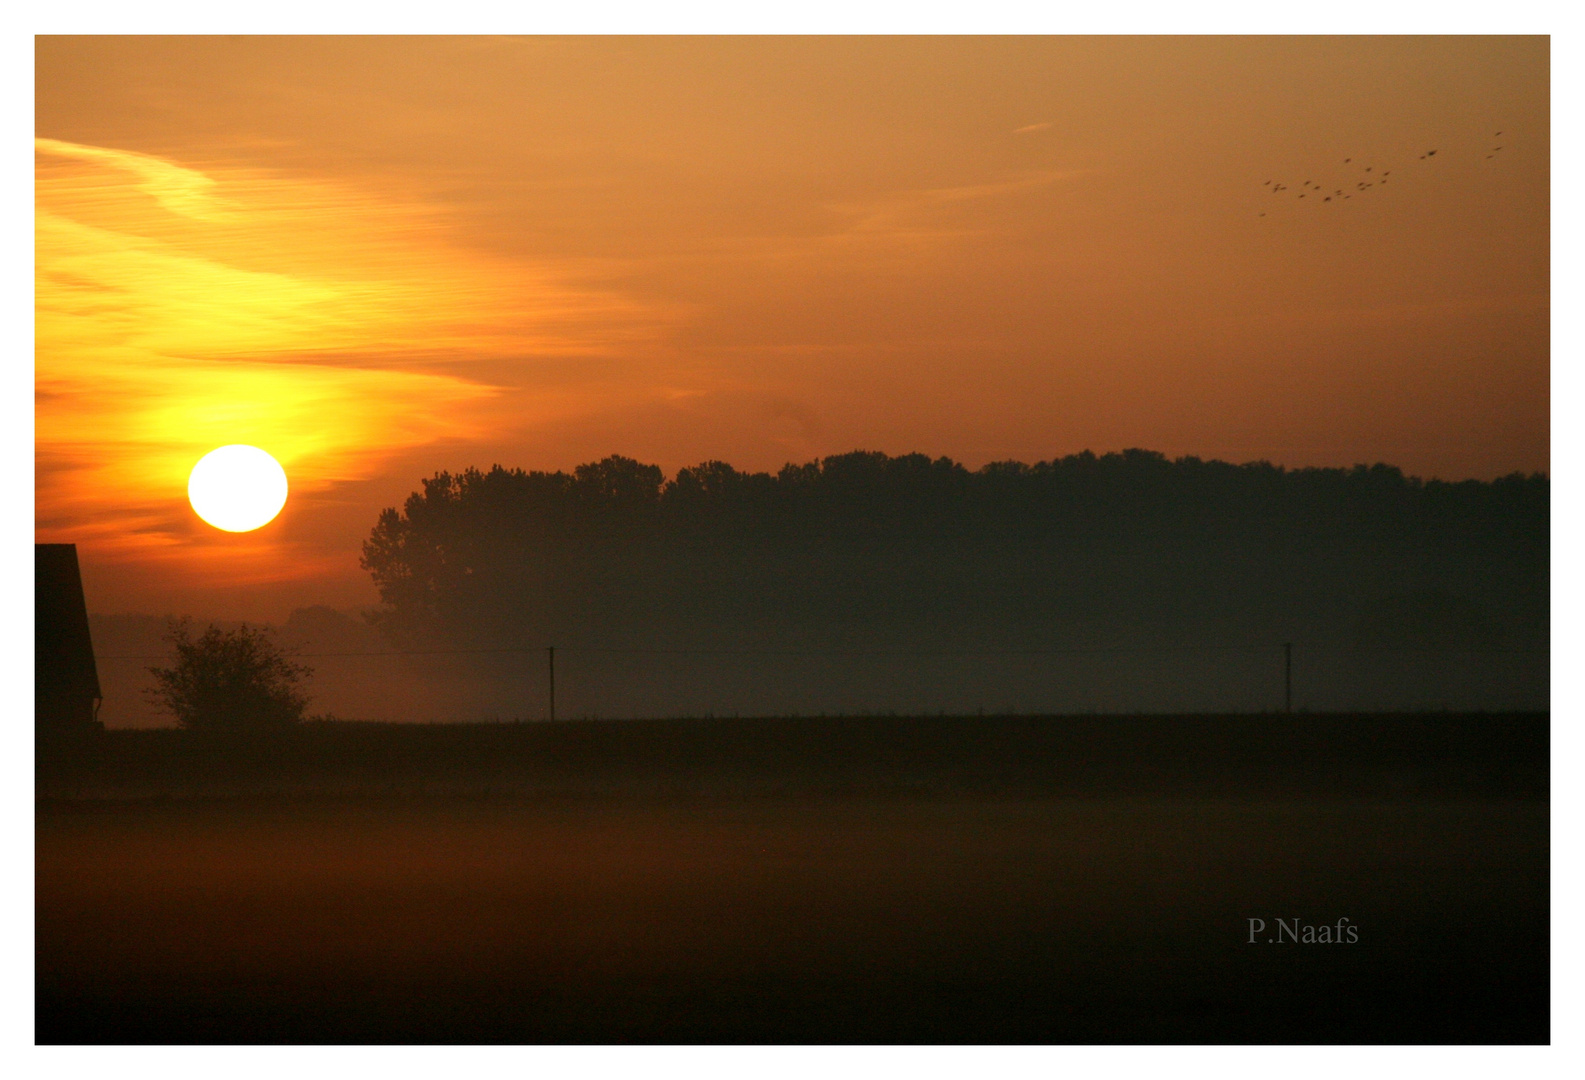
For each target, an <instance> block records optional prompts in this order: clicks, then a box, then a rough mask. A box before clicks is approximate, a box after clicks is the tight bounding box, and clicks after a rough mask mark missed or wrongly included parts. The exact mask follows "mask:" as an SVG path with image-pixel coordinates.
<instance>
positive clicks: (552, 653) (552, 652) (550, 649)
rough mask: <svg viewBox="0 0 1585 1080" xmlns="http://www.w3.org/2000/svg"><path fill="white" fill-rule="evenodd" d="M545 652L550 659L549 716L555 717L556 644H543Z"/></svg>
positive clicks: (553, 718)
mask: <svg viewBox="0 0 1585 1080" xmlns="http://www.w3.org/2000/svg"><path fill="white" fill-rule="evenodd" d="M545 654H546V656H547V657H548V658H549V660H550V718H551V720H553V721H554V720H555V719H556V646H554V645H547V646H545Z"/></svg>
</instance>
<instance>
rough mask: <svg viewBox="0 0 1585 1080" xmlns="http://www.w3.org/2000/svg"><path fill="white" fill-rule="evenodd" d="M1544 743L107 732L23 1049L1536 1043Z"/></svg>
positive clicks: (1363, 725)
mask: <svg viewBox="0 0 1585 1080" xmlns="http://www.w3.org/2000/svg"><path fill="white" fill-rule="evenodd" d="M1547 727H1548V718H1547V717H1546V716H1545V715H1537V714H1528V715H1484V716H1468V715H1456V714H1443V715H1416V716H1296V717H1282V716H1242V717H1227V716H1208V717H1154V718H1152V717H1090V718H1036V717H977V718H953V719H942V718H922V719H906V718H887V719H842V720H831V719H826V720H814V719H805V720H777V721H770V720H755V721H728V720H721V721H647V722H621V721H608V722H574V723H563V724H556V725H547V724H535V725H518V726H466V727H463V726H459V727H416V726H406V727H403V726H388V727H387V726H376V725H322V726H318V727H313V728H309V729H306V730H304V731H303V732H301V733H299V734H298V735H296V736H294V737H292V738H290V739H288V740H284V741H281V742H276V743H267V744H253V745H231V746H215V745H205V744H203V743H200V742H195V741H194V740H192V739H190V738H187V737H185V736H184V735H182V734H180V733H176V732H112V733H109V734H108V735H106V736H105V737H104V738H103V739H102V740H101V741H100V742H99V743H98V744H97V745H94V746H91V747H88V748H85V749H81V750H79V751H78V752H76V753H68V754H63V755H61V756H59V757H49V756H46V757H44V758H41V760H40V764H39V773H38V776H39V802H38V804H37V811H38V817H37V885H36V888H37V991H38V1005H37V1039H38V1041H39V1042H42V1043H59V1042H101V1043H102V1042H112V1043H114V1042H326V1041H332V1042H617V1041H624V1042H625V1041H636V1042H822V1043H824V1042H879V1043H888V1042H907V1043H938V1042H991V1043H1000V1042H1017V1043H1049V1042H1301V1043H1309V1042H1406V1043H1417V1042H1545V1041H1547V1039H1548V1037H1549V1021H1548V941H1549V937H1548V934H1549V929H1548V918H1549V910H1548V786H1547V785H1548V779H1547V776H1548V771H1547V770H1548V760H1547V759H1548V752H1547V747H1548V738H1547ZM1251 918H1256V919H1263V920H1264V921H1265V923H1266V928H1265V930H1264V932H1261V933H1258V934H1257V941H1256V943H1254V944H1251V943H1249V941H1248V938H1249V923H1248V920H1249V919H1251ZM1279 918H1281V919H1285V920H1287V923H1288V925H1290V926H1291V925H1296V924H1303V925H1307V926H1312V927H1316V928H1318V927H1320V926H1321V925H1323V924H1325V925H1327V926H1328V927H1329V928H1332V929H1334V931H1335V927H1336V926H1337V924H1338V923H1339V921H1340V920H1343V919H1346V920H1348V922H1347V923H1346V924H1344V925H1345V926H1353V927H1356V928H1357V933H1358V940H1357V941H1354V942H1351V943H1350V942H1344V943H1341V944H1320V943H1312V944H1305V943H1303V942H1292V941H1282V942H1280V943H1279V942H1269V943H1268V942H1267V941H1266V938H1268V937H1275V936H1277V934H1278V925H1279V924H1278V922H1277V920H1278V919H1279ZM1301 933H1302V931H1301Z"/></svg>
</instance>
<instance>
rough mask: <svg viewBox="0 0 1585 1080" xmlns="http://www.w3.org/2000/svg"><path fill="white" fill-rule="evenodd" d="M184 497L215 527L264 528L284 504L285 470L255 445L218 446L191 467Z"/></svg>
mask: <svg viewBox="0 0 1585 1080" xmlns="http://www.w3.org/2000/svg"><path fill="white" fill-rule="evenodd" d="M187 498H188V501H189V502H191V503H192V504H193V510H194V511H196V512H197V514H198V516H199V517H201V518H203V519H204V520H205V521H207V522H209V524H211V525H213V526H214V527H215V528H217V529H224V530H225V531H226V532H249V531H251V530H253V529H257V528H259V527H260V526H263V525H268V524H269V523H270V522H271V521H273V520H274V518H275V515H276V514H279V513H280V512H281V507H283V506H285V505H286V470H285V469H283V468H281V465H280V462H278V461H276V460H275V459H274V458H272V457H271V456H270V455H269V454H266V453H265V452H264V451H263V450H260V449H259V448H258V447H257V446H247V445H245V444H243V443H233V444H232V445H230V446H222V447H220V448H219V449H217V450H211V451H209V453H207V454H205V455H204V456H203V457H201V458H199V459H198V464H196V465H194V466H193V471H192V475H190V476H189V477H188V478H187Z"/></svg>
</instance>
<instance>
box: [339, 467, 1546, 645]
mask: <svg viewBox="0 0 1585 1080" xmlns="http://www.w3.org/2000/svg"><path fill="white" fill-rule="evenodd" d="M1549 499H1550V493H1549V482H1548V480H1547V478H1546V477H1544V476H1539V475H1537V476H1520V475H1514V476H1510V477H1504V478H1502V479H1499V480H1495V481H1491V482H1477V481H1464V482H1459V483H1445V482H1441V481H1436V480H1429V481H1422V480H1420V479H1418V478H1415V477H1409V476H1405V475H1404V474H1403V472H1402V471H1400V470H1399V469H1396V468H1394V467H1392V466H1388V465H1380V464H1378V465H1372V466H1364V465H1360V466H1355V467H1353V468H1350V469H1293V470H1290V469H1284V468H1282V467H1280V466H1276V465H1272V464H1270V463H1269V462H1252V463H1249V464H1243V465H1235V464H1230V463H1227V462H1222V461H1204V460H1201V459H1199V458H1194V457H1184V458H1178V459H1176V460H1173V459H1169V458H1167V457H1166V456H1164V455H1162V454H1159V453H1155V452H1152V451H1147V450H1125V451H1123V452H1121V453H1109V454H1103V455H1096V454H1093V453H1089V452H1084V453H1080V454H1073V455H1070V456H1068V457H1065V458H1059V459H1055V460H1052V461H1042V462H1037V463H1035V464H1033V465H1029V464H1024V463H1021V462H1016V461H1002V462H994V463H992V464H989V465H986V466H984V467H983V468H981V469H979V470H976V471H970V470H968V469H966V468H965V467H964V466H963V465H961V464H959V463H957V462H954V461H952V460H950V459H948V458H944V457H943V458H934V459H932V458H930V457H928V456H926V455H924V454H906V455H903V456H900V457H889V456H887V455H886V454H881V453H872V452H854V453H850V454H840V455H836V456H832V457H827V458H823V459H821V460H818V461H811V462H807V463H804V464H788V465H786V466H784V467H783V468H782V469H781V470H779V471H778V472H776V473H774V474H771V473H745V472H739V471H737V470H736V469H734V468H732V466H730V465H728V464H726V463H724V462H720V461H708V462H705V463H703V464H701V465H697V466H694V467H692V468H686V469H683V470H681V471H680V472H678V473H677V475H676V477H675V479H673V480H670V481H667V480H666V479H665V477H664V475H663V474H662V472H661V470H660V469H659V468H657V467H655V466H653V465H642V464H640V463H638V462H636V461H633V460H631V459H628V458H620V457H612V458H607V459H605V460H604V461H600V462H596V463H592V464H588V465H582V466H579V467H578V468H577V469H575V470H574V471H573V473H572V474H571V475H569V474H567V473H561V472H557V473H544V472H525V471H523V470H521V469H511V470H508V469H504V468H501V467H500V466H496V467H494V468H492V469H490V470H489V471H488V472H484V471H480V470H477V469H469V470H466V471H465V472H462V473H458V474H450V473H440V474H437V475H436V476H434V477H432V478H430V479H427V480H425V481H423V489H422V491H420V492H415V493H414V494H413V495H412V496H411V497H410V498H409V499H408V500H407V502H406V504H405V506H403V507H402V508H400V509H398V508H395V507H393V508H390V509H388V510H386V511H384V512H383V513H382V514H381V515H380V518H379V521H378V523H377V524H376V525H375V528H374V530H373V531H372V533H371V535H370V537H369V539H368V540H367V541H366V542H365V544H364V546H363V567H364V569H366V570H368V571H369V573H370V574H371V576H372V577H373V579H374V583H375V585H376V586H377V587H378V588H379V590H380V595H381V599H382V600H383V602H384V603H383V605H382V609H381V611H380V613H379V614H378V615H377V616H376V618H377V621H378V622H379V623H380V625H381V627H382V629H383V630H385V631H386V632H387V633H388V634H389V635H390V636H391V637H392V638H393V639H395V640H397V641H404V640H405V641H408V642H412V641H415V640H425V639H427V640H432V641H448V642H451V643H455V644H459V645H476V646H491V647H493V646H497V645H502V644H519V645H529V644H543V643H545V642H556V643H566V644H568V645H576V644H579V643H587V644H595V645H602V646H603V645H611V646H618V645H626V646H637V645H644V646H646V647H654V646H656V644H657V643H666V644H667V645H668V646H674V647H680V646H683V645H694V646H701V645H709V646H712V647H723V646H727V645H730V646H732V647H738V646H740V645H742V644H745V643H748V642H754V643H758V644H762V645H767V646H768V645H770V644H772V643H775V644H777V645H778V646H780V645H791V644H801V645H808V644H816V643H818V644H820V645H822V646H825V645H827V644H829V643H830V642H834V641H841V642H863V643H865V644H866V646H868V645H871V644H875V643H879V642H894V643H899V644H905V645H908V646H909V647H915V646H918V647H926V646H928V647H937V646H941V647H947V646H951V647H960V646H961V645H962V643H963V642H966V641H972V642H976V643H979V644H985V645H989V644H991V643H997V642H1000V643H1002V644H1003V645H1005V646H1006V647H1020V648H1022V647H1031V646H1034V645H1040V644H1046V643H1057V644H1067V643H1077V644H1086V645H1087V644H1091V643H1094V642H1096V641H1098V640H1109V641H1120V642H1126V643H1129V644H1137V643H1141V642H1145V641H1149V640H1155V639H1161V640H1163V641H1187V642H1207V641H1210V642H1228V641H1246V640H1247V641H1285V640H1293V639H1295V638H1297V639H1298V640H1305V641H1313V640H1317V639H1319V638H1323V637H1328V638H1332V639H1336V640H1339V641H1344V640H1348V641H1352V640H1354V639H1355V636H1356V635H1355V629H1354V628H1355V627H1356V626H1359V625H1367V624H1368V625H1371V626H1374V625H1375V624H1376V622H1379V621H1380V618H1378V615H1377V614H1376V613H1378V612H1389V613H1390V612H1392V611H1395V610H1396V607H1395V606H1394V605H1398V606H1401V604H1399V601H1398V600H1397V599H1396V598H1399V597H1402V596H1406V595H1416V596H1417V595H1420V594H1422V593H1426V592H1427V591H1431V592H1435V593H1436V594H1437V595H1443V594H1446V596H1447V597H1451V599H1449V600H1448V601H1447V602H1446V603H1444V604H1443V605H1442V607H1441V608H1438V609H1437V611H1438V612H1442V608H1446V609H1447V612H1454V610H1455V608H1456V609H1457V612H1461V613H1462V614H1457V618H1458V619H1459V620H1462V621H1461V622H1460V624H1459V625H1461V626H1462V625H1464V624H1468V626H1469V627H1474V626H1476V625H1477V624H1481V625H1485V623H1490V624H1491V625H1492V627H1494V630H1493V634H1494V635H1499V636H1500V634H1507V635H1509V637H1510V638H1511V639H1512V640H1515V641H1518V640H1522V639H1525V638H1526V636H1527V635H1528V636H1529V637H1536V636H1538V635H1541V634H1544V628H1545V621H1546V610H1547V607H1546V605H1547V574H1548V558H1549V547H1548V524H1549V513H1550V510H1549ZM1449 604H1451V605H1453V606H1452V607H1449V606H1448V605H1449ZM1416 610H1418V609H1416ZM1447 612H1443V615H1447ZM1437 617H1438V618H1441V619H1442V622H1446V621H1447V618H1453V617H1454V616H1453V615H1447V617H1446V618H1443V617H1442V616H1441V615H1439V616H1437ZM1361 620H1364V621H1363V623H1362V622H1361ZM1482 620H1484V622H1482ZM1399 624H1403V625H1404V626H1407V627H1408V633H1409V636H1410V637H1411V638H1417V635H1418V636H1424V635H1423V634H1421V632H1420V628H1421V627H1422V624H1425V625H1430V624H1429V623H1427V622H1426V619H1424V618H1420V619H1418V621H1415V620H1410V621H1409V622H1407V623H1406V622H1404V619H1402V618H1397V619H1396V621H1395V622H1394V623H1393V625H1395V626H1396V625H1399ZM1437 625H1438V626H1440V625H1441V622H1439V623H1437ZM1470 632H1471V633H1473V631H1470ZM1499 632H1500V634H1499ZM1378 636H1379V635H1378ZM1400 636H1401V635H1400ZM1465 636H1468V634H1466V635H1465ZM1487 636H1492V635H1487ZM1372 640H1374V639H1372ZM1483 640H1484V639H1483Z"/></svg>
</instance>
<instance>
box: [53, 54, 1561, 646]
mask: <svg viewBox="0 0 1585 1080" xmlns="http://www.w3.org/2000/svg"><path fill="white" fill-rule="evenodd" d="M36 80H37V126H36V134H37V136H38V139H37V143H36V150H37V154H36V162H37V174H36V187H35V190H36V222H37V226H36V229H37V231H36V265H37V277H36V289H37V301H36V311H37V319H36V357H35V362H36V385H37V394H38V397H37V414H36V415H37V469H38V472H37V515H38V528H37V535H38V539H39V540H41V541H74V542H76V543H78V544H79V545H81V546H82V549H83V563H84V573H85V575H87V579H88V582H89V588H90V594H91V596H92V597H93V599H92V600H91V606H92V607H94V608H95V609H96V610H133V609H136V610H155V609H158V610H162V611H163V610H165V607H166V606H169V605H172V604H174V605H177V606H181V607H183V609H184V610H191V611H194V612H195V613H197V614H200V615H204V614H231V615H247V616H249V617H255V618H272V617H273V618H278V617H280V616H281V615H282V614H284V612H285V610H287V609H289V607H290V606H292V605H294V604H298V603H312V602H328V603H333V604H350V603H356V602H368V601H371V600H372V599H373V596H372V592H371V590H370V589H369V587H368V584H367V582H366V580H365V578H364V576H363V574H362V572H361V571H359V570H358V569H357V565H356V562H357V549H358V543H359V542H360V541H361V540H362V538H363V537H364V536H366V535H367V532H368V529H369V528H370V526H371V525H372V523H373V521H374V518H375V515H376V514H377V513H378V511H379V509H380V508H381V507H382V506H386V505H392V504H394V503H396V502H399V501H400V499H401V498H402V497H403V495H405V493H406V492H408V491H410V490H412V489H413V488H415V487H416V486H417V484H418V480H419V478H420V477H421V476H425V475H428V474H430V473H432V472H434V471H435V470H437V469H440V468H459V467H463V466H466V465H469V464H478V465H481V466H486V467H487V466H488V465H490V464H491V463H493V462H496V461H500V462H502V463H504V464H509V465H522V466H525V467H529V468H570V467H571V466H573V465H576V464H578V463H580V462H582V461H587V460H591V459H595V458H598V457H602V456H605V455H607V454H610V453H622V454H627V455H630V456H633V457H638V458H641V459H643V460H646V461H653V462H656V463H658V464H661V465H663V466H664V467H666V468H667V469H668V470H674V469H676V468H677V467H679V466H682V465H689V464H694V463H697V462H699V461H702V460H705V459H710V458H718V459H723V460H727V461H730V462H732V463H733V464H735V465H738V466H739V467H748V468H758V469H774V468H776V467H778V466H779V465H781V464H782V463H783V462H785V461H788V460H807V459H809V458H811V457H815V456H818V455H822V454H828V453H838V452H843V451H846V450H851V449H855V448H861V447H862V448H866V449H878V450H884V451H887V452H889V453H905V452H909V451H915V450H918V451H923V452H925V453H929V454H932V455H938V454H947V455H950V456H953V457H955V458H958V459H960V460H964V461H966V462H967V463H968V464H970V465H973V466H977V465H979V464H982V463H984V462H985V461H989V460H994V459H998V458H1009V457H1013V458H1021V459H1024V460H1035V459H1038V458H1049V457H1052V456H1054V455H1060V454H1065V453H1072V452H1075V451H1078V450H1082V449H1085V448H1090V449H1094V450H1097V451H1105V450H1112V449H1120V448H1123V447H1127V446H1144V447H1149V448H1152V449H1158V450H1162V451H1165V452H1167V453H1171V454H1186V453H1192V454H1198V455H1201V456H1207V457H1210V456H1216V457H1224V458H1230V459H1234V460H1240V461H1242V460H1251V459H1256V458H1268V459H1271V460H1273V461H1277V462H1280V463H1283V464H1287V465H1294V466H1298V465H1311V464H1317V465H1346V464H1352V463H1354V462H1356V461H1376V460H1387V461H1391V462H1394V463H1397V464H1399V465H1402V466H1403V467H1404V468H1406V469H1408V470H1410V471H1412V472H1417V473H1421V474H1427V475H1432V474H1434V475H1441V476H1445V477H1465V476H1477V477H1490V476H1494V475H1498V474H1501V473H1505V472H1509V471H1512V470H1526V471H1528V470H1546V469H1547V468H1548V461H1549V459H1548V440H1549V429H1548V420H1547V413H1548V389H1547V387H1548V376H1549V345H1548V321H1549V300H1548V296H1549V289H1550V282H1549V278H1548V259H1549V248H1548V228H1549V211H1548V198H1549V193H1548V176H1549V169H1550V145H1549V141H1548V128H1549V122H1550V118H1549V114H1548V92H1549V89H1548V85H1549V71H1548V47H1547V43H1546V40H1545V39H1540V38H1508V39H1491V38H1441V39H1422V38H1392V39H1369V38H1349V39H1328V38H1304V39H1270V38H1249V39H1237V40H1226V39H1216V38H1194V39H1178V40H1173V39H1039V38H1022V39H980V38H960V39H931V38H910V39H841V38H826V39H801V38H779V39H758V40H756V39H733V38H722V39H707V40H706V39H624V38H610V39H578V38H564V39H554V40H545V39H539V40H536V39H469V38H448V39H410V38H379V39H358V38H348V39H318V38H237V39H207V38H181V39H162V38H147V37H139V38H114V39H107V38H86V37H83V38H47V37H46V38H40V39H39V41H38V46H37V73H36ZM1498 130H1501V131H1503V132H1504V137H1503V138H1502V139H1501V140H1500V142H1501V143H1502V145H1503V147H1504V149H1503V151H1502V154H1503V155H1505V156H1503V157H1501V158H1500V159H1499V160H1496V161H1492V160H1488V159H1487V158H1486V157H1485V156H1484V155H1485V152H1486V151H1487V150H1488V149H1489V145H1488V144H1489V143H1490V139H1491V136H1492V135H1493V133H1494V132H1495V131H1498ZM1491 145H1494V144H1491ZM1431 146H1436V147H1439V148H1440V153H1439V155H1438V157H1437V159H1436V163H1435V164H1436V168H1429V167H1426V163H1424V162H1422V161H1420V160H1419V158H1418V155H1419V154H1420V153H1421V152H1423V151H1424V150H1425V149H1426V148H1428V147H1431ZM1345 157H1348V158H1369V159H1371V160H1373V161H1377V162H1379V163H1381V167H1382V168H1393V167H1394V166H1396V167H1397V168H1396V171H1395V173H1394V177H1393V180H1394V181H1395V182H1396V183H1398V185H1399V186H1398V187H1396V188H1393V189H1382V190H1380V191H1377V192H1375V193H1374V195H1376V196H1378V197H1374V198H1369V199H1367V198H1363V197H1362V198H1359V199H1355V200H1353V201H1351V202H1349V203H1347V204H1343V205H1342V206H1335V207H1330V208H1329V209H1331V210H1334V211H1339V212H1334V213H1331V214H1329V215H1328V214H1322V213H1319V212H1316V211H1318V210H1319V208H1318V207H1313V206H1310V205H1307V204H1306V203H1300V202H1297V201H1293V200H1283V199H1282V198H1275V199H1273V198H1271V197H1270V196H1269V195H1267V194H1266V192H1265V191H1264V190H1263V187H1262V182H1263V181H1264V180H1267V179H1270V178H1273V177H1280V178H1283V179H1285V180H1286V181H1288V182H1289V183H1291V184H1292V185H1293V186H1294V187H1295V188H1297V187H1298V184H1299V182H1300V181H1301V180H1304V179H1311V178H1313V179H1315V180H1317V181H1319V182H1324V183H1326V184H1327V185H1329V186H1330V185H1331V184H1332V183H1334V182H1339V183H1340V182H1341V181H1342V178H1343V177H1344V176H1346V175H1351V174H1350V173H1349V172H1348V170H1349V169H1351V168H1353V167H1354V166H1352V165H1350V166H1345V165H1344V164H1343V159H1344V158H1345ZM1344 209H1346V211H1347V212H1346V213H1344V212H1341V211H1342V210H1344ZM1262 212H1264V213H1265V214H1266V216H1265V217H1261V216H1259V215H1260V214H1261V213H1262ZM227 443H249V444H252V445H256V446H259V447H261V448H264V449H266V450H267V451H268V452H269V453H271V454H272V455H274V456H275V457H276V458H277V459H278V460H279V461H280V462H281V463H282V465H283V466H284V467H285V468H286V470H287V473H288V475H289V476H290V477H291V481H292V493H293V494H292V498H291V499H290V500H289V501H288V503H287V507H286V509H285V511H283V512H282V514H281V515H280V517H279V518H278V519H277V520H276V521H274V522H272V523H271V524H270V525H268V526H266V527H265V528H263V529H261V530H259V531H258V532H257V533H249V534H238V535H222V534H219V533H218V532H217V531H216V530H213V529H208V528H207V527H206V526H204V525H203V524H202V523H201V522H200V521H199V520H198V519H197V518H196V517H195V516H194V515H193V514H192V512H191V509H190V508H189V507H188V506H187V505H186V497H185V488H184V485H185V483H186V478H187V474H188V471H189V470H190V469H191V467H192V465H193V463H194V462H195V461H196V460H197V459H198V458H199V457H200V456H202V454H204V453H205V452H207V451H209V450H211V449H213V448H215V447H216V446H220V445H223V444H227Z"/></svg>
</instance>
